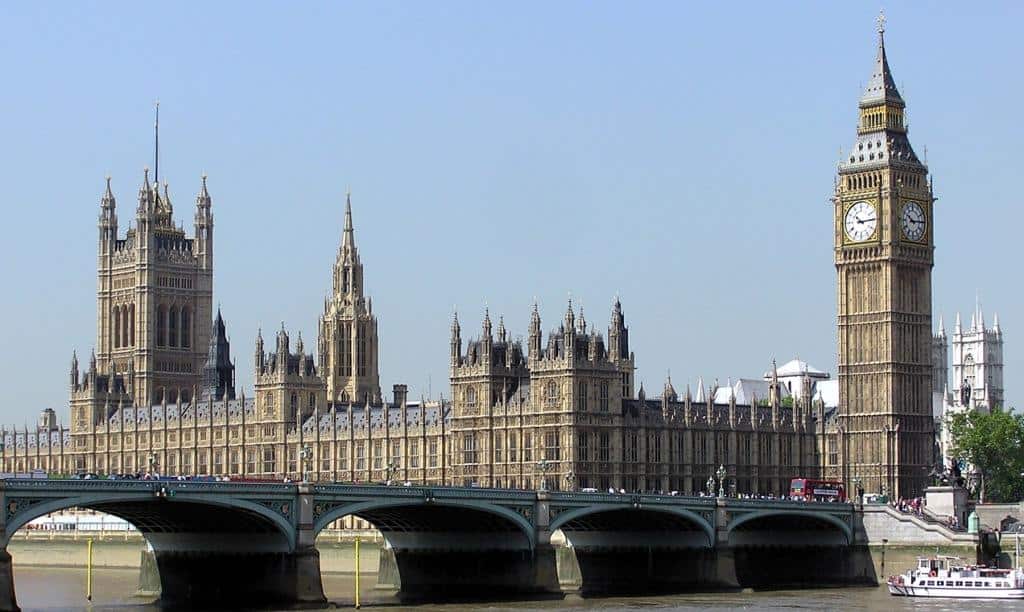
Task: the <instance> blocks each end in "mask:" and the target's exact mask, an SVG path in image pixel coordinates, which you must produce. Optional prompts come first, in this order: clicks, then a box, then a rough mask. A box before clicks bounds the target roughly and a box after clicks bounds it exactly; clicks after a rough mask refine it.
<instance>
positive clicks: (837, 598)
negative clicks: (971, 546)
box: [14, 566, 1024, 612]
mask: <svg viewBox="0 0 1024 612" xmlns="http://www.w3.org/2000/svg"><path fill="white" fill-rule="evenodd" d="M14 573H15V588H16V589H17V593H18V603H19V604H20V605H21V607H22V609H23V610H79V609H83V608H87V607H89V604H88V602H86V600H85V570H83V569H71V568H52V567H26V568H21V569H19V568H17V566H15V572H14ZM138 576H139V573H138V571H137V570H121V569H100V570H96V571H95V572H94V582H93V593H94V598H93V602H92V609H93V610H119V611H122V612H124V611H133V612H134V611H136V610H138V611H149V610H159V609H161V608H160V607H159V606H157V605H154V604H152V603H151V600H149V599H143V598H137V597H134V595H133V594H134V591H135V588H136V585H137V582H138ZM323 580H324V591H325V592H326V595H327V598H328V599H329V600H330V602H331V603H329V604H328V605H327V606H325V609H330V608H351V606H352V593H353V578H352V576H351V575H345V574H325V575H324V577H323ZM373 582H374V581H373V579H372V578H371V579H369V580H367V583H369V584H370V585H372V584H373ZM361 591H362V593H363V597H362V603H363V607H364V608H372V607H380V608H391V609H394V608H395V607H406V606H405V605H403V604H401V603H400V602H399V601H398V599H397V598H396V597H394V596H393V595H391V594H389V593H384V592H381V591H377V590H375V589H373V588H365V587H364V588H363V589H361ZM408 607H413V608H416V609H418V610H425V611H426V610H439V611H463V610H465V611H469V610H491V611H499V610H524V611H525V610H594V609H597V610H605V611H608V612H612V611H615V610H641V609H642V610H652V609H654V610H666V611H681V610H762V609H767V610H772V609H777V610H781V609H786V610H792V609H806V610H884V611H898V610H914V611H915V612H917V611H936V612H945V611H949V612H954V611H961V610H1008V609H1015V610H1024V602H1007V601H970V602H964V601H958V600H941V599H934V600H925V599H906V598H900V597H892V596H890V595H889V594H888V592H887V591H886V590H885V588H884V587H878V588H870V587H868V588H845V589H813V590H781V591H756V592H752V591H744V592H737V593H701V594H686V595H659V596H651V597H646V596H634V597H608V598H588V599H580V598H578V597H570V598H568V599H561V600H544V601H508V602H486V603H482V602H469V603H449V604H440V605H438V604H418V605H415V606H408Z"/></svg>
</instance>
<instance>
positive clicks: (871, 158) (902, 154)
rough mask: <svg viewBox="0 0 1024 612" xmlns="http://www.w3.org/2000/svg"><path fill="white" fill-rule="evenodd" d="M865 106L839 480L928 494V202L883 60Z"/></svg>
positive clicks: (840, 272)
mask: <svg viewBox="0 0 1024 612" xmlns="http://www.w3.org/2000/svg"><path fill="white" fill-rule="evenodd" d="M883 26H884V18H881V17H880V18H879V27H878V56H877V59H876V61H875V69H874V73H873V74H872V76H871V80H870V81H869V82H868V86H867V89H866V90H865V92H864V95H863V96H862V97H861V99H860V121H859V124H858V126H857V140H856V142H855V143H854V145H853V148H852V149H851V151H850V153H849V157H848V158H845V159H844V160H843V161H842V162H841V163H840V166H839V176H838V178H837V181H836V190H835V197H834V199H833V201H834V203H835V265H836V273H837V280H838V283H837V289H838V342H839V404H840V413H839V417H838V425H839V429H840V440H841V448H840V455H841V457H840V461H839V470H840V474H838V476H840V477H841V478H842V479H843V480H845V481H846V483H847V487H848V490H852V489H850V488H849V487H850V486H851V485H852V480H853V479H854V478H859V479H860V481H861V482H862V483H863V486H864V488H865V490H867V491H883V490H884V491H885V492H887V493H889V494H891V495H896V496H900V497H909V496H916V495H920V494H921V493H922V492H923V489H924V487H925V486H926V484H927V478H928V472H929V469H930V468H931V465H932V449H933V444H934V433H933V430H934V424H933V420H932V395H931V392H932V354H931V346H932V344H931V343H932V335H931V325H932V323H931V314H932V288H931V271H932V266H933V261H934V260H933V252H934V243H933V236H934V234H933V231H932V220H933V217H932V205H933V203H934V197H933V196H932V190H931V186H930V184H929V181H928V168H927V167H926V166H925V165H924V163H923V162H922V161H921V160H920V159H918V157H917V155H916V154H915V153H914V150H913V148H912V147H911V145H910V141H909V140H908V138H907V125H906V120H905V112H904V111H905V104H904V101H903V98H902V97H901V96H900V93H899V91H897V89H896V83H895V81H894V80H893V76H892V73H891V72H890V70H889V62H888V60H887V58H886V54H885V39H884V31H885V29H884V27H883Z"/></svg>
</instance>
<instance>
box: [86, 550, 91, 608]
mask: <svg viewBox="0 0 1024 612" xmlns="http://www.w3.org/2000/svg"><path fill="white" fill-rule="evenodd" d="M86 551H87V553H86V556H87V559H86V562H85V600H86V601H92V538H89V542H88V544H87V545H86Z"/></svg>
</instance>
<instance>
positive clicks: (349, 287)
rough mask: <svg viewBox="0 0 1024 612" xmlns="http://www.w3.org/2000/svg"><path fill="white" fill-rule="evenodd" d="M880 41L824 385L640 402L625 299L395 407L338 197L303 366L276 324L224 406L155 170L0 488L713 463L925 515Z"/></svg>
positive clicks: (458, 348) (454, 365) (468, 351)
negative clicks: (115, 477) (53, 397)
mask: <svg viewBox="0 0 1024 612" xmlns="http://www.w3.org/2000/svg"><path fill="white" fill-rule="evenodd" d="M883 32H884V29H883V28H882V27H879V31H878V46H877V58H876V61H875V64H874V70H873V74H872V76H871V79H870V81H869V83H868V85H867V88H866V90H865V92H864V94H863V96H862V97H861V99H860V102H859V123H858V126H857V130H856V141H855V143H854V145H853V147H852V148H851V149H850V151H849V154H848V156H846V157H844V159H843V161H842V162H841V163H840V165H839V169H838V176H837V178H836V182H835V191H834V194H833V198H832V199H833V202H834V237H835V242H834V245H835V248H834V252H833V255H834V262H835V266H836V272H837V298H838V318H837V324H838V357H839V364H838V365H839V367H838V378H837V380H836V381H822V380H821V377H820V376H818V375H820V374H822V373H820V372H817V371H812V370H811V369H809V368H807V367H806V365H805V364H801V362H795V363H796V364H797V366H799V367H797V368H796V369H795V370H794V369H793V368H792V367H789V366H790V365H792V364H787V366H784V367H783V368H782V369H783V370H786V371H783V372H780V369H779V368H776V367H775V365H774V363H773V365H772V368H771V369H770V370H769V372H768V373H767V374H766V375H765V376H764V377H763V378H759V379H743V380H740V381H738V382H737V383H735V384H731V383H730V384H729V385H724V386H721V387H719V386H718V385H717V384H715V385H709V386H708V388H706V389H705V386H704V384H703V383H699V384H698V385H697V386H696V388H695V389H692V390H691V388H690V387H689V386H688V387H687V388H686V389H685V391H684V392H682V393H679V392H677V391H676V390H675V389H674V388H673V385H672V382H671V380H667V381H666V382H665V384H664V388H663V390H662V393H661V394H660V396H659V397H647V395H646V393H645V391H644V389H643V386H642V385H641V386H640V387H639V388H637V387H636V385H635V381H634V369H635V364H636V358H635V356H634V354H633V353H632V352H631V350H630V342H629V340H630V329H629V328H628V327H627V325H626V319H625V316H624V313H623V308H622V306H621V304H620V302H619V300H618V299H616V300H615V301H614V303H613V305H612V307H611V320H610V322H609V324H608V328H607V334H602V333H599V332H597V331H596V329H595V327H594V326H593V325H590V324H588V322H587V321H586V320H585V319H584V315H583V312H582V309H581V310H579V311H575V310H574V309H573V306H572V304H571V302H570V304H569V307H568V308H567V310H566V311H565V313H564V316H563V317H562V318H561V320H560V321H558V323H557V326H555V327H554V329H552V330H551V331H548V332H547V333H546V334H545V333H544V330H543V325H542V322H541V317H540V313H539V312H538V310H537V308H536V306H534V309H533V313H532V318H531V321H530V325H529V329H528V334H527V339H526V343H525V345H524V344H523V343H522V342H521V341H513V340H511V339H510V333H509V332H508V331H507V330H506V329H505V327H504V323H503V321H501V320H500V319H499V320H498V322H497V326H496V329H494V325H493V323H492V320H491V317H490V315H489V313H486V312H485V314H484V317H483V321H482V325H481V330H480V333H479V335H478V336H476V337H474V338H467V339H465V340H464V339H463V330H462V327H461V325H460V323H459V321H458V318H457V317H456V318H454V319H453V321H452V324H451V347H450V348H451V350H450V375H451V377H450V385H451V389H450V399H447V400H441V401H426V400H419V401H417V400H414V399H410V398H409V397H407V391H406V386H405V385H400V384H396V385H394V386H393V389H392V394H391V397H390V398H386V397H385V396H384V395H383V394H382V392H381V387H380V374H379V370H378V354H379V353H378V348H379V347H378V335H377V324H378V322H377V318H376V316H375V315H374V313H373V310H372V302H371V300H370V299H369V298H368V296H366V295H365V294H364V290H363V287H364V283H363V262H362V261H361V259H360V256H359V251H358V249H357V247H356V239H355V231H354V227H353V222H352V210H351V200H350V198H349V200H348V201H347V202H346V206H345V214H344V220H343V230H342V236H341V244H340V246H339V248H338V252H337V258H336V261H335V263H334V268H333V279H332V281H333V291H332V292H331V295H330V297H329V298H328V299H327V300H326V301H325V304H324V309H323V314H322V315H321V317H320V321H319V326H318V327H319V334H318V338H317V343H316V346H315V347H308V348H307V347H306V346H304V344H303V342H302V339H301V336H300V337H299V338H298V339H297V340H295V341H293V340H292V339H291V338H290V337H289V334H288V332H287V331H286V330H285V329H284V328H283V326H282V329H281V330H279V331H277V333H276V334H274V336H273V337H268V342H271V343H272V344H271V346H270V347H265V346H264V339H263V336H262V334H260V335H258V336H257V338H256V342H255V352H254V355H253V367H254V369H255V389H254V392H253V393H251V394H246V393H245V392H244V391H236V389H235V382H234V381H235V365H234V362H233V361H232V359H231V356H230V347H229V344H228V340H227V336H226V331H225V324H224V320H223V318H222V317H221V313H220V312H219V310H218V312H214V311H213V307H212V305H213V252H214V250H213V245H214V241H213V236H214V233H213V227H214V224H213V214H212V202H211V197H210V194H209V193H208V191H207V186H206V178H205V176H204V177H203V182H202V186H201V187H200V190H199V194H198V196H197V198H196V207H195V226H194V227H195V229H194V234H193V235H192V236H191V237H190V236H188V235H186V233H185V232H184V230H182V229H180V228H179V227H177V226H175V224H174V222H173V208H172V205H171V199H170V196H169V194H168V192H167V190H166V187H164V189H163V190H161V188H160V185H159V182H158V180H156V178H157V177H156V176H154V180H153V182H150V177H149V173H148V171H147V172H146V174H145V177H144V179H143V183H142V186H141V188H140V189H139V192H138V206H137V208H136V210H135V222H134V224H133V225H132V224H130V225H129V228H128V229H127V231H126V232H125V233H121V231H120V227H119V223H118V215H117V209H116V204H115V198H114V195H113V193H112V191H111V188H110V181H109V179H108V181H107V187H106V191H105V193H104V195H103V197H102V199H101V201H100V213H99V243H98V265H97V267H98V289H97V320H96V324H97V344H96V347H95V350H94V352H93V354H92V355H91V356H90V357H89V359H88V363H87V364H85V367H84V368H80V365H79V362H78V359H77V357H74V358H72V362H71V368H70V374H69V381H68V383H69V391H70V401H69V407H70V423H69V427H65V426H64V425H60V424H58V422H57V417H56V414H55V413H54V411H53V410H50V409H47V410H44V411H43V413H42V416H41V418H40V421H39V423H38V426H37V427H36V428H34V429H33V430H29V429H27V428H25V429H23V430H17V429H6V430H5V431H4V432H3V434H2V440H3V447H2V470H3V471H5V472H25V471H29V470H33V469H42V470H47V471H49V472H54V473H65V474H67V473H79V472H95V473H100V474H104V473H136V472H149V471H155V472H159V473H161V474H164V475H177V474H212V475H226V476H230V477H232V478H238V479H278V480H280V479H282V478H291V479H298V478H302V477H309V478H310V479H313V480H326V481H339V482H384V481H394V482H412V483H428V484H435V485H438V484H444V485H457V486H458V485H469V486H481V487H507V488H531V487H536V486H539V485H540V484H541V480H544V481H546V482H545V484H546V485H547V486H549V487H551V488H576V489H579V488H590V487H592V488H597V489H599V490H607V489H608V488H611V487H613V488H615V489H617V490H618V489H627V490H630V491H633V490H664V491H670V490H678V491H680V492H697V491H701V490H702V489H704V488H705V484H704V483H705V481H706V480H707V479H708V477H709V475H711V474H713V473H714V472H715V471H716V470H717V469H718V467H719V466H720V465H723V466H724V467H725V469H726V471H727V473H728V476H727V477H726V478H727V481H728V482H729V483H730V486H731V487H735V491H737V492H739V493H754V494H758V493H776V494H777V493H780V492H783V493H784V492H786V491H787V490H788V486H789V480H790V479H791V478H793V477H797V476H806V477H824V478H828V479H837V480H843V481H844V482H846V483H847V487H848V488H851V487H854V486H856V484H858V483H859V484H860V486H862V487H863V488H864V489H865V490H866V491H879V492H881V491H885V492H889V493H891V494H894V495H898V496H904V497H905V496H910V495H918V494H920V492H921V491H922V489H923V487H925V486H926V485H927V484H928V483H929V471H930V470H931V469H932V467H933V466H934V465H935V461H936V460H935V456H936V452H937V451H936V446H937V445H936V433H935V431H936V430H935V428H936V423H935V420H934V418H933V393H932V391H933V369H934V364H933V360H932V353H933V348H934V346H933V336H932V333H931V328H932V290H931V274H932V267H933V261H934V258H933V254H934V242H933V235H934V234H933V224H932V219H933V217H932V205H933V203H934V201H935V198H934V196H933V194H932V189H931V184H930V181H929V177H928V169H927V167H926V166H925V164H924V163H923V162H922V161H921V160H920V159H919V158H918V156H917V155H916V154H915V152H914V150H913V149H912V147H911V145H910V142H909V140H908V136H907V129H906V124H905V117H906V115H905V104H904V101H903V99H902V97H901V96H900V94H899V92H898V91H897V88H896V85H895V82H894V80H893V77H892V74H891V72H890V70H889V65H888V61H887V58H886V53H885V46H884V34H883ZM211 323H212V324H211ZM958 327H959V326H958ZM997 329H998V326H997ZM999 342H1000V347H1001V342H1002V340H1001V336H1000V340H999ZM268 349H269V350H268ZM944 357H945V353H944V352H943V358H944ZM1000 360H1001V348H1000ZM787 367H789V369H788V370H787V369H786V368H787ZM1000 369H1001V366H1000ZM942 371H943V372H944V371H945V370H942ZM827 376H828V375H824V377H825V378H827ZM1000 376H1001V374H1000ZM826 383H828V384H833V387H831V388H832V389H834V390H835V392H836V397H837V400H836V401H833V402H827V401H825V398H824V389H825V388H826ZM1000 385H1001V382H1000Z"/></svg>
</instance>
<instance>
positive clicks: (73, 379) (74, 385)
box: [70, 351, 78, 391]
mask: <svg viewBox="0 0 1024 612" xmlns="http://www.w3.org/2000/svg"><path fill="white" fill-rule="evenodd" d="M70 383H71V390H72V391H74V390H75V389H78V353H76V352H75V351H71V376H70Z"/></svg>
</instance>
